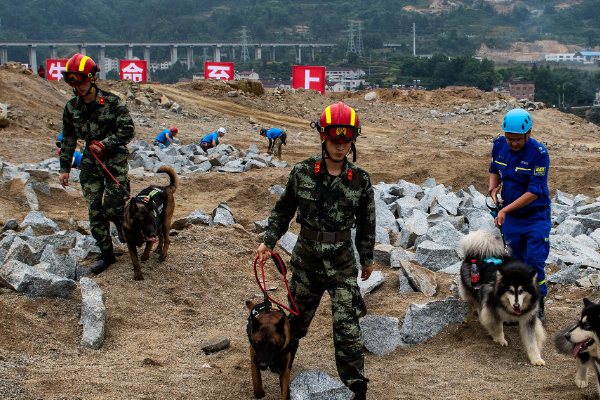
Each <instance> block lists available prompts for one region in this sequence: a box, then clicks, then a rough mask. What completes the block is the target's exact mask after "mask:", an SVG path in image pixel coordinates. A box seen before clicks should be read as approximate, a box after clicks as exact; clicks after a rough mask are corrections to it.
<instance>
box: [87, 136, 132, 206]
mask: <svg viewBox="0 0 600 400" xmlns="http://www.w3.org/2000/svg"><path fill="white" fill-rule="evenodd" d="M90 153H92V155H93V156H94V158H95V159H96V161H98V163H99V164H100V165H102V168H104V170H105V171H106V172H107V173H108V175H110V177H111V178H112V180H113V181H115V183H116V184H117V186H118V187H119V188H120V189H121V191H122V192H123V193H125V195H126V196H127V197H129V198H130V199H132V198H133V197H131V194H129V192H128V191H127V189H125V188H124V187H123V185H121V184H120V183H119V182H118V181H117V180H116V179H115V177H114V176H113V174H111V173H110V171H109V170H108V168H106V167H105V166H104V164H102V161H100V159H99V158H98V156H97V155H96V153H94V150H92V146H91V145H90Z"/></svg>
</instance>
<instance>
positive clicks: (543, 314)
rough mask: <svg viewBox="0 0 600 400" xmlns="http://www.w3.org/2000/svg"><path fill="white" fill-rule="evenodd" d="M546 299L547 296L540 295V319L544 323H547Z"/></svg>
mask: <svg viewBox="0 0 600 400" xmlns="http://www.w3.org/2000/svg"><path fill="white" fill-rule="evenodd" d="M545 299H546V297H540V311H539V314H538V317H539V318H540V321H542V324H546V310H545V307H544V300H545Z"/></svg>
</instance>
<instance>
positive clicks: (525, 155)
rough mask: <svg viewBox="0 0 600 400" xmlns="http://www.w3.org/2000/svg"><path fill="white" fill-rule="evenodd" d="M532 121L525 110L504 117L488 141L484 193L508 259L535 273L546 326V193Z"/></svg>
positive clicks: (545, 159) (545, 160)
mask: <svg viewBox="0 0 600 400" xmlns="http://www.w3.org/2000/svg"><path fill="white" fill-rule="evenodd" d="M532 125H533V121H532V119H531V115H529V113H528V112H527V111H525V110H521V109H514V110H511V111H509V112H508V113H507V114H506V116H505V117H504V122H503V124H502V130H503V131H504V136H503V137H499V138H498V139H496V140H494V146H493V149H492V161H491V163H490V184H489V193H490V195H491V197H492V199H494V201H495V202H496V201H498V200H497V193H498V191H499V190H500V189H501V195H502V201H501V204H502V208H501V210H500V211H499V212H498V215H497V216H496V218H495V219H494V223H495V224H496V226H497V227H499V228H501V229H502V232H503V233H504V238H505V240H506V242H507V243H508V245H509V246H510V249H511V250H512V255H513V256H514V257H516V258H518V259H519V260H522V261H523V262H524V263H525V264H527V265H529V266H530V267H531V268H533V269H535V270H536V271H537V277H538V283H539V285H540V289H541V295H542V297H541V299H540V313H539V316H540V320H541V321H542V322H543V323H545V322H546V314H545V310H544V299H545V296H546V294H547V293H548V286H547V285H546V273H545V271H544V267H545V266H546V258H548V253H549V252H550V240H549V236H550V228H551V227H552V220H551V217H550V203H551V201H550V191H549V190H548V168H549V166H550V158H549V156H548V151H547V150H546V148H545V147H544V145H542V144H541V143H539V142H538V141H536V140H535V139H533V138H531V127H532Z"/></svg>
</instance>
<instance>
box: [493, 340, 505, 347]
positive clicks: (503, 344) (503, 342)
mask: <svg viewBox="0 0 600 400" xmlns="http://www.w3.org/2000/svg"><path fill="white" fill-rule="evenodd" d="M494 342H496V343H498V344H499V345H500V346H508V342H507V341H506V340H504V339H496V340H494Z"/></svg>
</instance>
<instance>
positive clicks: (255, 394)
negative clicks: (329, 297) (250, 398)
mask: <svg viewBox="0 0 600 400" xmlns="http://www.w3.org/2000/svg"><path fill="white" fill-rule="evenodd" d="M254 397H256V398H257V399H262V398H263V397H265V391H264V390H261V391H260V392H258V393H256V392H254Z"/></svg>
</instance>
